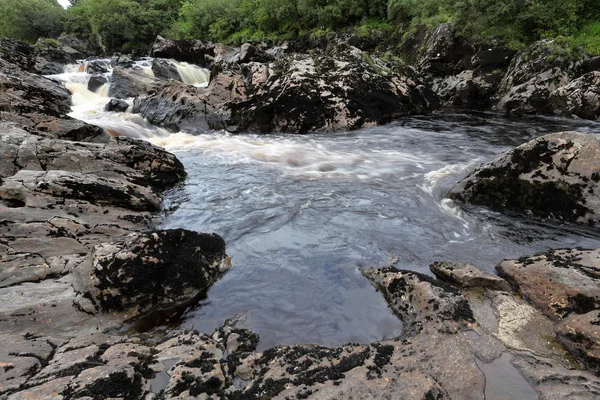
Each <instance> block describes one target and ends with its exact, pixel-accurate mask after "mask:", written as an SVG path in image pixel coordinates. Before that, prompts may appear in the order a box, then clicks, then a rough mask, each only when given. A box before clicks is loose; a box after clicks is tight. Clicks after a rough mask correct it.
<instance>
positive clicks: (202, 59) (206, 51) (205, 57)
mask: <svg viewBox="0 0 600 400" xmlns="http://www.w3.org/2000/svg"><path fill="white" fill-rule="evenodd" d="M236 53H237V50H236V49H233V48H230V47H227V46H224V45H221V44H215V43H211V42H203V41H201V40H170V39H165V38H163V37H160V36H158V37H157V38H156V42H154V45H153V46H152V49H151V50H150V55H151V56H152V57H156V58H170V59H174V60H177V61H186V62H189V63H192V64H196V65H199V66H201V67H203V68H209V69H210V68H212V66H213V65H214V63H215V62H217V61H219V60H223V59H229V58H230V57H232V56H233V55H235V54H236Z"/></svg>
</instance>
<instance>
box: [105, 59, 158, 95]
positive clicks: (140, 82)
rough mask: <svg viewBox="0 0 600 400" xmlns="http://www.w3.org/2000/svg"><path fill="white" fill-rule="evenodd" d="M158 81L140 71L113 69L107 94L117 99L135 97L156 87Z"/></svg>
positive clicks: (119, 67)
mask: <svg viewBox="0 0 600 400" xmlns="http://www.w3.org/2000/svg"><path fill="white" fill-rule="evenodd" d="M159 84H160V80H158V79H155V78H154V77H152V76H150V75H148V74H146V73H145V72H144V71H143V70H142V69H134V68H125V67H121V66H116V67H114V68H113V72H112V76H111V79H110V86H109V90H108V94H109V96H110V97H114V98H117V99H128V98H130V97H137V96H140V95H143V94H145V93H146V92H148V91H150V90H151V89H152V88H153V87H155V86H158V85H159Z"/></svg>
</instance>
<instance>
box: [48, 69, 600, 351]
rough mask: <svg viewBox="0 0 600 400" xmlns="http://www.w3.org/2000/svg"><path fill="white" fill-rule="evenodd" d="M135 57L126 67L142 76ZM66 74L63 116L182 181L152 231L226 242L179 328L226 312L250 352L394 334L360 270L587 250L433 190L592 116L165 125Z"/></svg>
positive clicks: (557, 229) (575, 238)
mask: <svg viewBox="0 0 600 400" xmlns="http://www.w3.org/2000/svg"><path fill="white" fill-rule="evenodd" d="M149 65H150V60H145V61H141V62H139V63H138V67H139V68H142V69H144V70H145V71H147V72H148V73H149V74H151V70H150V69H149ZM178 69H179V70H180V73H181V74H182V76H184V75H185V76H187V80H188V82H186V83H190V84H196V85H197V86H205V85H206V84H207V83H208V82H207V81H206V79H207V78H208V75H207V74H206V73H199V71H197V69H198V68H197V67H194V66H191V65H178ZM69 71H70V72H67V73H65V74H62V75H58V76H54V77H53V78H54V79H60V80H61V81H63V82H65V84H66V86H67V88H69V90H70V91H71V92H72V93H73V112H72V114H71V115H72V116H73V117H75V118H78V119H82V120H85V121H86V122H89V123H92V124H96V125H99V126H101V127H104V128H106V129H110V130H112V131H116V132H120V133H121V134H124V135H128V136H134V137H139V138H143V139H145V140H149V141H150V142H152V143H154V144H156V145H159V146H162V147H164V148H166V149H167V150H168V151H170V152H172V153H174V154H176V155H177V157H178V158H179V159H180V160H181V162H182V163H183V164H184V166H185V169H186V171H187V173H188V178H187V180H186V182H185V184H183V185H182V186H180V187H178V188H176V189H174V190H171V191H170V192H168V193H166V194H165V196H164V197H165V220H164V222H163V224H162V226H161V228H165V229H167V228H186V229H190V230H194V231H199V232H216V233H218V234H219V235H221V236H222V237H223V238H224V239H225V241H226V243H227V253H228V254H229V256H231V259H232V268H231V270H230V271H229V272H228V273H227V274H226V275H225V276H224V277H223V278H222V279H221V280H220V281H218V282H217V283H216V284H215V285H214V286H213V287H212V288H211V289H210V291H209V292H208V295H207V297H206V299H204V300H203V301H201V302H200V303H199V304H198V305H197V306H196V307H194V308H193V309H191V310H189V311H188V312H187V313H186V314H185V315H184V316H183V318H182V320H181V321H180V323H181V324H182V325H183V326H184V327H188V328H196V329H198V330H200V331H202V332H212V330H213V329H214V328H216V327H218V326H220V325H221V324H222V323H223V322H224V321H225V320H226V319H228V318H231V317H237V318H240V321H241V322H240V324H239V325H240V326H241V327H245V328H249V329H251V330H253V331H255V332H256V333H258V334H259V335H260V337H261V343H260V346H259V350H260V349H265V348H267V347H271V346H274V345H284V344H285V345H287V344H296V343H317V344H322V345H326V346H337V345H341V344H343V343H346V342H359V343H367V342H371V341H376V340H381V339H384V338H392V337H395V336H397V335H399V334H400V333H401V330H402V325H401V322H400V321H399V320H398V319H397V318H396V317H395V316H394V315H393V314H392V312H391V311H390V310H389V308H388V307H387V305H386V303H385V301H384V299H383V296H381V294H379V293H377V292H376V290H375V289H374V288H373V287H372V286H371V285H370V284H369V282H368V281H367V280H366V279H365V278H363V277H362V275H361V273H360V269H361V268H368V267H383V266H387V265H390V264H394V265H395V266H396V267H398V268H402V269H410V270H415V271H418V272H422V273H429V272H428V271H429V269H428V265H429V264H430V263H432V262H434V261H442V260H448V261H458V262H471V263H474V264H475V265H477V266H479V267H481V268H484V269H486V270H488V271H493V267H494V265H496V264H497V263H498V262H500V261H501V260H503V259H506V258H516V257H522V256H528V255H532V254H533V253H536V252H540V251H543V250H546V249H549V248H560V247H577V246H580V247H586V248H597V247H600V234H596V233H594V232H592V231H588V230H582V229H578V228H576V227H573V226H564V225H556V224H547V223H539V222H532V221H528V220H526V219H524V218H516V217H515V218H513V217H510V216H506V215H501V214H499V213H495V212H491V211H489V210H486V209H484V208H480V207H464V206H462V205H458V204H455V203H454V202H453V201H451V200H448V199H446V198H445V193H446V192H447V191H448V189H449V188H450V187H452V185H453V184H455V183H456V182H458V181H459V180H460V179H461V178H462V177H464V176H465V175H466V174H467V172H468V171H469V169H470V168H472V167H474V166H476V165H478V164H479V163H482V162H485V161H489V160H491V159H492V158H494V157H495V156H496V155H497V154H499V153H501V152H503V151H505V150H508V149H510V148H513V147H515V146H518V145H520V144H522V143H524V142H526V141H528V140H530V139H533V138H535V137H538V136H541V135H544V134H547V133H552V132H558V131H564V130H578V131H580V132H588V133H592V132H598V130H599V128H600V124H598V123H594V122H587V121H578V120H567V119H557V118H543V117H531V118H519V119H515V118H506V117H503V116H500V115H495V114H491V113H478V114H477V113H476V114H469V115H467V114H441V115H429V116H420V117H407V118H403V119H401V120H398V121H396V122H394V123H391V124H388V125H385V126H379V127H373V128H367V129H362V130H359V131H354V132H343V133H329V134H313V135H289V134H286V135H283V134H268V135H258V134H253V133H247V134H240V135H231V134H228V133H224V132H206V133H203V134H196V135H190V134H187V133H185V132H180V133H174V134H171V133H169V132H168V131H166V130H164V129H159V128H156V127H153V126H151V125H149V124H148V123H147V122H145V121H144V120H143V119H142V118H141V117H139V116H136V115H133V114H129V113H107V112H104V111H102V107H103V106H104V104H106V103H107V102H108V100H109V98H108V97H107V92H108V90H107V87H106V86H105V87H101V88H99V89H98V90H97V91H96V93H92V92H90V91H88V90H87V89H86V82H87V80H88V79H89V75H88V74H87V73H85V71H84V68H81V67H80V66H72V67H70V68H69ZM77 71H80V72H77ZM182 71H183V72H182ZM200 72H203V71H200ZM204 72H206V71H204ZM108 75H110V73H109V74H108ZM194 79H196V80H195V81H194ZM129 102H130V104H131V102H132V100H129ZM157 329H165V327H159V328H157Z"/></svg>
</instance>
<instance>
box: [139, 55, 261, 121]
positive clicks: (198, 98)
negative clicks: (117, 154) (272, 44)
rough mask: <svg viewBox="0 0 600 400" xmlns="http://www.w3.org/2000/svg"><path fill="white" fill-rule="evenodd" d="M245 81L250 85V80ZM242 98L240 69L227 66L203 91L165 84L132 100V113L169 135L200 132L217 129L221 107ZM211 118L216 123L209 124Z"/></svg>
mask: <svg viewBox="0 0 600 400" xmlns="http://www.w3.org/2000/svg"><path fill="white" fill-rule="evenodd" d="M213 70H214V69H213ZM249 80H250V83H252V78H249ZM244 98H246V82H245V80H244V77H243V76H242V75H241V73H240V68H238V67H233V68H232V67H231V65H230V64H227V69H222V70H221V71H220V72H218V73H217V74H216V76H213V77H212V78H211V81H210V83H209V85H208V87H207V88H196V87H194V86H191V85H186V84H183V83H180V82H175V81H173V82H169V83H168V84H167V85H164V86H162V87H159V88H157V89H154V90H152V91H150V92H149V93H148V95H147V96H145V97H141V98H137V99H135V100H134V102H133V109H132V112H134V113H139V114H141V115H142V116H143V117H144V118H146V119H147V120H148V121H149V122H150V123H152V124H154V125H157V126H161V127H165V128H168V129H170V130H172V131H179V130H186V131H189V132H198V131H200V132H201V131H203V130H206V129H209V128H215V129H220V128H219V127H217V126H219V124H221V119H222V117H221V114H222V113H223V109H224V107H225V105H226V104H227V103H229V102H232V101H236V100H239V99H244ZM213 115H214V116H216V118H215V120H216V123H213V122H211V117H212V116H213Z"/></svg>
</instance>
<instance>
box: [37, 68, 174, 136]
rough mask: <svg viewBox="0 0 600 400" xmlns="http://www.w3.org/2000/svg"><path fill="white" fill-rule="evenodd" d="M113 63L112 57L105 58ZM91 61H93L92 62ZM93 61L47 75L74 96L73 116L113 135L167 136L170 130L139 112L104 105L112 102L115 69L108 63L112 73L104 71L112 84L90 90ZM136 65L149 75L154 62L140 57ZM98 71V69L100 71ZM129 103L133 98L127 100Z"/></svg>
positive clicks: (109, 70) (130, 103) (71, 114)
mask: <svg viewBox="0 0 600 400" xmlns="http://www.w3.org/2000/svg"><path fill="white" fill-rule="evenodd" d="M101 61H106V62H110V60H101ZM90 63H91V62H90ZM90 63H88V62H82V63H80V64H76V65H68V66H67V67H66V68H65V72H64V73H62V74H57V75H48V76H47V77H48V78H50V79H53V80H56V81H59V82H62V83H63V84H64V85H65V87H66V88H67V90H68V91H69V92H70V93H71V95H72V105H71V110H72V111H71V113H69V116H71V117H73V118H76V119H79V120H81V121H84V122H87V123H88V124H91V125H96V126H99V127H101V128H103V129H104V130H105V131H106V133H108V134H109V135H111V136H129V137H134V138H139V139H149V138H156V137H165V136H168V135H170V132H169V131H167V130H166V129H163V128H158V127H156V126H153V125H151V124H149V123H148V122H147V121H146V120H144V118H142V117H141V116H139V115H137V114H130V113H127V112H125V113H115V112H107V111H104V106H105V105H106V103H108V102H109V101H110V97H109V89H110V79H111V76H112V68H111V67H110V66H108V64H105V63H102V64H103V65H106V66H107V68H106V70H108V72H105V73H103V74H102V75H104V77H105V78H106V79H107V80H108V83H105V84H103V85H102V86H100V87H98V89H96V90H95V91H90V90H89V89H88V82H89V80H90V78H91V77H92V74H90V72H92V71H90ZM136 66H138V67H140V68H142V69H144V72H145V73H147V74H149V75H150V74H152V69H151V66H152V61H151V60H147V59H144V60H140V61H138V62H136ZM96 73H98V72H96ZM125 101H126V102H127V103H129V105H132V104H133V99H127V100H125Z"/></svg>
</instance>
